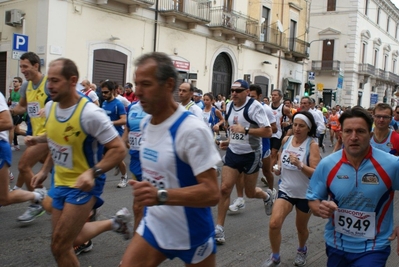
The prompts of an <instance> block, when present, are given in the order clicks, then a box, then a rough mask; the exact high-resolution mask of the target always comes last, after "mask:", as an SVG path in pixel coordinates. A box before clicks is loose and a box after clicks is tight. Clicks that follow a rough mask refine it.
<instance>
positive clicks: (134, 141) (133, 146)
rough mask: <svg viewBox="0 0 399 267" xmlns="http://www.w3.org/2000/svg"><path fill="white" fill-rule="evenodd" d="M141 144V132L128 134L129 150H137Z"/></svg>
mask: <svg viewBox="0 0 399 267" xmlns="http://www.w3.org/2000/svg"><path fill="white" fill-rule="evenodd" d="M140 144H141V132H129V145H130V150H139V149H140Z"/></svg>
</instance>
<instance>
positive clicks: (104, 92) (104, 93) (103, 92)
mask: <svg viewBox="0 0 399 267" xmlns="http://www.w3.org/2000/svg"><path fill="white" fill-rule="evenodd" d="M109 92H111V91H101V93H102V94H103V95H108V94H109Z"/></svg>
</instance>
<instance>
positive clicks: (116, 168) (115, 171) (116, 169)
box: [114, 166, 120, 176]
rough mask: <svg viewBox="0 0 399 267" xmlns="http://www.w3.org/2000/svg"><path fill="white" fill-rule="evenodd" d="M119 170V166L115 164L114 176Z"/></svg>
mask: <svg viewBox="0 0 399 267" xmlns="http://www.w3.org/2000/svg"><path fill="white" fill-rule="evenodd" d="M119 172H120V170H119V167H118V166H116V167H115V170H114V176H117V175H118V174H119Z"/></svg>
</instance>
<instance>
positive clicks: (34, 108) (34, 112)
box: [28, 102, 40, 118]
mask: <svg viewBox="0 0 399 267" xmlns="http://www.w3.org/2000/svg"><path fill="white" fill-rule="evenodd" d="M39 111H40V104H39V102H29V103H28V114H29V117H31V118H38V117H39Z"/></svg>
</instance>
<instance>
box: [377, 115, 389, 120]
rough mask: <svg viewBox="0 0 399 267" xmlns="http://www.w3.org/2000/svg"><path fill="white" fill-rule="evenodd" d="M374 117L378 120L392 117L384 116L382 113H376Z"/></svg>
mask: <svg viewBox="0 0 399 267" xmlns="http://www.w3.org/2000/svg"><path fill="white" fill-rule="evenodd" d="M374 118H375V119H377V120H381V119H383V120H390V119H391V117H390V116H382V115H374Z"/></svg>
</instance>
